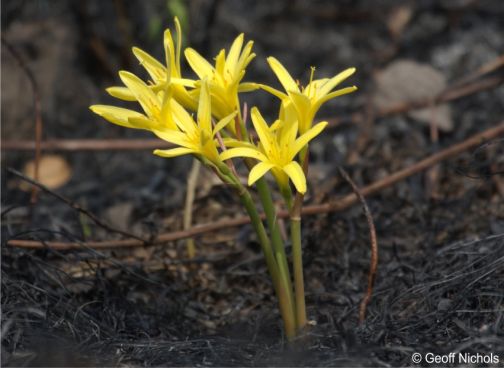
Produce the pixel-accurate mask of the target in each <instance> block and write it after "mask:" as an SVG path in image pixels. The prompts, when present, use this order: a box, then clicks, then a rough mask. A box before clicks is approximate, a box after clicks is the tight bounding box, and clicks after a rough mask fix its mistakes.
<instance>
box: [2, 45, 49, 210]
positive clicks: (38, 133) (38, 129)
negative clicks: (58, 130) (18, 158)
mask: <svg viewBox="0 0 504 368" xmlns="http://www.w3.org/2000/svg"><path fill="white" fill-rule="evenodd" d="M1 39H2V44H3V45H4V46H5V47H6V48H7V50H9V52H10V53H11V55H12V56H13V57H14V59H16V61H17V63H18V65H19V67H20V68H21V70H23V72H24V73H25V74H26V76H27V77H28V80H29V82H30V87H31V89H32V93H33V106H34V111H35V144H34V146H35V161H34V175H33V176H34V178H35V180H37V181H38V179H39V162H40V156H41V147H40V142H41V141H42V111H41V108H40V94H39V92H38V86H37V81H36V80H35V75H34V74H33V72H32V71H31V69H30V68H29V67H28V65H26V63H25V61H24V60H23V58H22V57H21V55H20V54H19V53H18V52H17V50H16V49H15V48H14V47H13V46H12V45H11V44H10V43H9V42H7V40H6V39H5V38H4V36H3V35H2V36H1ZM37 194H38V188H37V187H36V186H33V188H32V193H31V202H32V203H36V202H37Z"/></svg>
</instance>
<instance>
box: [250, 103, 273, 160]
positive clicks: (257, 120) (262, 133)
mask: <svg viewBox="0 0 504 368" xmlns="http://www.w3.org/2000/svg"><path fill="white" fill-rule="evenodd" d="M250 116H251V117H252V123H253V124H254V128H255V131H256V133H257V135H258V136H259V140H260V141H261V144H262V146H263V147H264V150H265V152H271V151H272V150H273V142H272V140H273V139H272V138H273V137H272V132H271V131H270V129H269V127H268V124H266V121H264V119H263V117H262V115H261V112H260V111H259V109H258V108H257V107H255V106H254V107H253V108H252V110H251V112H250Z"/></svg>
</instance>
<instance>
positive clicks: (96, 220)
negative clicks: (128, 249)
mask: <svg viewBox="0 0 504 368" xmlns="http://www.w3.org/2000/svg"><path fill="white" fill-rule="evenodd" d="M6 170H7V171H8V172H10V173H11V174H13V175H16V176H17V177H18V178H20V179H22V180H24V181H26V182H27V183H29V184H31V185H32V186H35V187H37V188H38V189H41V190H42V191H44V192H46V193H48V194H50V195H52V196H53V197H56V198H57V199H59V200H60V201H62V202H64V203H65V204H67V205H68V206H69V207H71V208H73V209H74V210H77V211H78V212H80V213H82V214H83V215H85V216H87V217H89V218H90V219H91V220H92V221H93V222H94V223H95V224H96V225H98V226H101V227H102V228H104V229H106V230H108V231H110V232H114V233H118V234H121V235H124V236H127V237H129V238H133V239H135V240H136V241H139V242H141V243H142V244H145V243H146V242H147V240H144V239H142V238H140V237H138V236H136V235H134V234H131V233H129V232H127V231H123V230H119V229H116V228H113V227H111V226H109V225H107V224H106V223H104V222H103V221H102V220H100V219H99V218H98V217H97V216H96V215H94V214H93V213H91V212H89V211H88V210H86V209H85V208H82V207H81V206H80V205H78V204H77V203H75V202H73V201H72V200H70V199H68V198H66V197H64V196H62V195H61V194H58V193H56V192H54V191H53V190H51V189H49V188H48V187H46V186H45V185H44V184H42V183H39V182H38V181H36V180H34V179H31V178H29V177H27V176H25V175H23V174H22V173H20V172H19V171H17V170H14V169H12V168H10V167H8V168H7V169H6Z"/></svg>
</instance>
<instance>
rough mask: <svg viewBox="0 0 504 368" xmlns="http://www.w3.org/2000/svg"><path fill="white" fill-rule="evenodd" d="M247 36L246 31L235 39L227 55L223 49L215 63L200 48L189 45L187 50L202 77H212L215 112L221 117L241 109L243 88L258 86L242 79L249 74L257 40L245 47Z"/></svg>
mask: <svg viewBox="0 0 504 368" xmlns="http://www.w3.org/2000/svg"><path fill="white" fill-rule="evenodd" d="M243 37H244V36H243V34H240V35H239V36H238V37H237V38H236V39H235V40H234V42H233V44H232V45H231V48H230V49H229V54H228V55H227V57H226V51H225V50H224V49H222V50H221V51H220V52H219V54H218V55H217V57H216V58H215V67H214V66H212V65H211V64H210V63H209V62H208V61H207V60H205V59H204V58H203V57H202V56H201V55H200V54H199V53H198V52H197V51H196V50H194V49H192V48H187V49H186V50H185V51H184V54H185V56H186V59H187V61H188V63H189V65H190V66H191V68H192V69H193V70H194V72H195V73H196V74H197V75H198V77H199V78H200V79H204V78H207V79H208V83H209V87H210V94H211V96H212V113H213V114H214V116H215V117H217V118H222V117H224V116H228V115H229V114H231V113H233V112H234V111H237V110H239V106H238V93H239V92H248V91H252V90H254V89H257V88H258V86H257V85H256V84H255V83H240V82H241V80H242V79H243V77H244V76H245V69H246V68H247V66H248V64H249V63H250V62H251V61H252V59H253V58H254V57H255V54H254V53H252V46H253V44H254V43H253V41H249V42H248V43H247V44H246V45H245V47H243ZM242 47H243V50H242ZM196 88H198V84H197V85H196Z"/></svg>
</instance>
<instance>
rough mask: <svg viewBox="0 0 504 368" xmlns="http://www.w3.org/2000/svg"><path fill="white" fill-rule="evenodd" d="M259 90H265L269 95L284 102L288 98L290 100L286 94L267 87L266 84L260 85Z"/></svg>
mask: <svg viewBox="0 0 504 368" xmlns="http://www.w3.org/2000/svg"><path fill="white" fill-rule="evenodd" d="M259 88H261V89H263V90H265V91H266V92H268V93H271V94H272V95H273V96H276V97H278V98H279V99H281V100H284V99H286V98H289V96H287V95H286V94H285V93H283V92H280V91H279V90H278V89H275V88H273V87H270V86H267V85H265V84H259Z"/></svg>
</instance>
